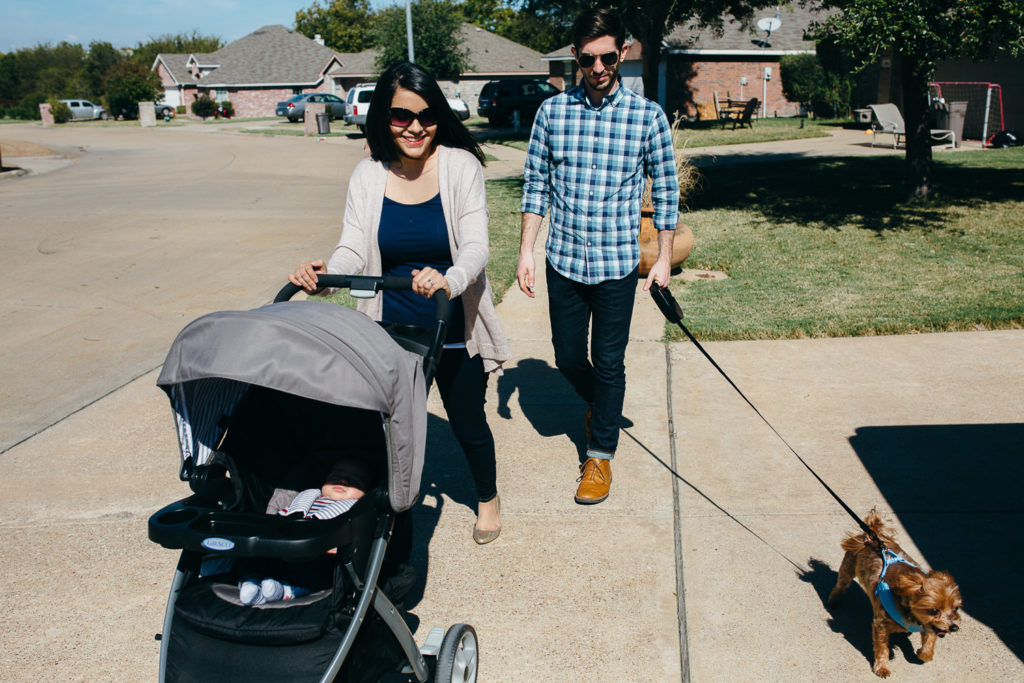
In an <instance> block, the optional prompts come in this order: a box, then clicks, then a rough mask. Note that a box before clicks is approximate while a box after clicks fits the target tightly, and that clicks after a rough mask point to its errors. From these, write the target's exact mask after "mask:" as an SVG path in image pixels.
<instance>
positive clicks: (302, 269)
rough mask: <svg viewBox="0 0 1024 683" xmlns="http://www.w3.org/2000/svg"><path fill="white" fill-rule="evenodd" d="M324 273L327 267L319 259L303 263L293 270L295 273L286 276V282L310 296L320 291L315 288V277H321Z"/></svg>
mask: <svg viewBox="0 0 1024 683" xmlns="http://www.w3.org/2000/svg"><path fill="white" fill-rule="evenodd" d="M326 272H327V265H326V264H325V263H324V262H323V261H321V260H320V259H315V260H313V261H305V262H304V263H303V264H302V265H300V266H299V267H298V268H296V269H295V272H293V273H292V274H291V275H289V276H288V281H289V282H291V283H292V284H293V285H295V286H297V287H302V288H303V289H304V290H306V291H307V292H309V293H310V294H315V293H317V292H318V291H320V288H319V287H317V286H316V282H317V277H316V276H317V275H323V274H325V273H326Z"/></svg>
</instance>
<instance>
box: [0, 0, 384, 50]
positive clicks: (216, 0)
mask: <svg viewBox="0 0 1024 683" xmlns="http://www.w3.org/2000/svg"><path fill="white" fill-rule="evenodd" d="M327 2H329V0H321V2H320V4H321V5H325V4H326V3H327ZM370 4H371V6H372V7H374V8H375V9H376V8H380V7H387V6H389V5H393V4H397V0H370ZM403 4H404V3H403ZM312 5H313V0H107V1H106V2H97V1H96V0H0V52H13V51H14V50H17V49H19V48H23V47H34V46H36V45H39V44H46V43H49V44H51V45H56V44H57V43H59V42H61V41H67V42H69V43H78V44H80V45H82V46H83V47H88V46H89V43H92V42H94V41H107V42H109V43H111V44H113V46H114V47H134V46H135V45H137V44H139V43H144V42H146V41H147V40H149V39H150V38H155V37H157V36H161V35H164V34H168V33H169V34H177V33H192V31H193V30H196V31H198V33H199V34H200V35H204V36H211V35H212V36H217V37H219V38H220V39H221V40H222V41H223V42H225V43H230V42H232V41H233V40H237V39H238V38H241V37H242V36H244V35H247V34H249V33H252V32H253V31H255V30H256V29H258V28H260V27H261V26H267V25H268V24H282V25H284V26H288V27H289V28H290V27H292V26H294V25H295V13H296V12H297V11H298V10H300V9H305V8H307V7H310V6H312Z"/></svg>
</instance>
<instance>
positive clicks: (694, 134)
mask: <svg viewBox="0 0 1024 683" xmlns="http://www.w3.org/2000/svg"><path fill="white" fill-rule="evenodd" d="M842 125H849V123H848V122H844V121H834V120H822V119H817V120H815V119H800V118H778V119H776V118H768V119H761V120H757V121H754V125H753V127H751V128H737V129H736V130H732V129H731V128H730V127H729V126H726V127H725V129H723V128H722V124H721V123H719V122H717V121H697V122H694V123H687V124H681V125H680V126H679V127H677V129H676V131H675V134H674V142H675V146H676V147H677V148H680V149H682V148H685V149H692V148H694V147H710V146H712V145H739V144H743V143H746V142H774V141H776V140H798V139H801V138H822V137H827V136H828V134H829V130H831V129H832V128H835V127H838V126H842ZM474 135H475V136H476V138H477V140H479V141H480V142H481V143H488V144H495V145H507V146H509V147H514V148H516V149H521V150H523V151H524V152H525V151H526V148H527V146H528V145H529V142H530V125H529V124H527V126H526V127H525V128H524V129H523V130H521V131H519V132H518V133H513V132H511V131H510V130H509V129H507V128H504V129H497V130H495V129H492V128H488V127H487V126H483V127H481V128H477V129H475V130H474Z"/></svg>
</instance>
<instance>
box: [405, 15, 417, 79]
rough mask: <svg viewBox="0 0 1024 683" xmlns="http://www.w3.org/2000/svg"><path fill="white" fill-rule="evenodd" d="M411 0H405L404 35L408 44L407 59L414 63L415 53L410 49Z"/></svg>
mask: <svg viewBox="0 0 1024 683" xmlns="http://www.w3.org/2000/svg"><path fill="white" fill-rule="evenodd" d="M410 2H411V0H405V37H406V42H407V43H408V44H409V61H410V62H412V63H413V64H415V63H416V54H415V53H414V52H413V49H412V5H411V4H410Z"/></svg>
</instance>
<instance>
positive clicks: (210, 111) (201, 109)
mask: <svg viewBox="0 0 1024 683" xmlns="http://www.w3.org/2000/svg"><path fill="white" fill-rule="evenodd" d="M192 113H193V114H194V115H196V116H198V117H199V118H201V119H204V120H205V119H208V118H210V117H211V116H213V115H215V114H216V113H217V103H216V102H214V101H213V100H212V99H210V96H209V95H200V96H199V97H197V98H196V101H195V102H193V103H192Z"/></svg>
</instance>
